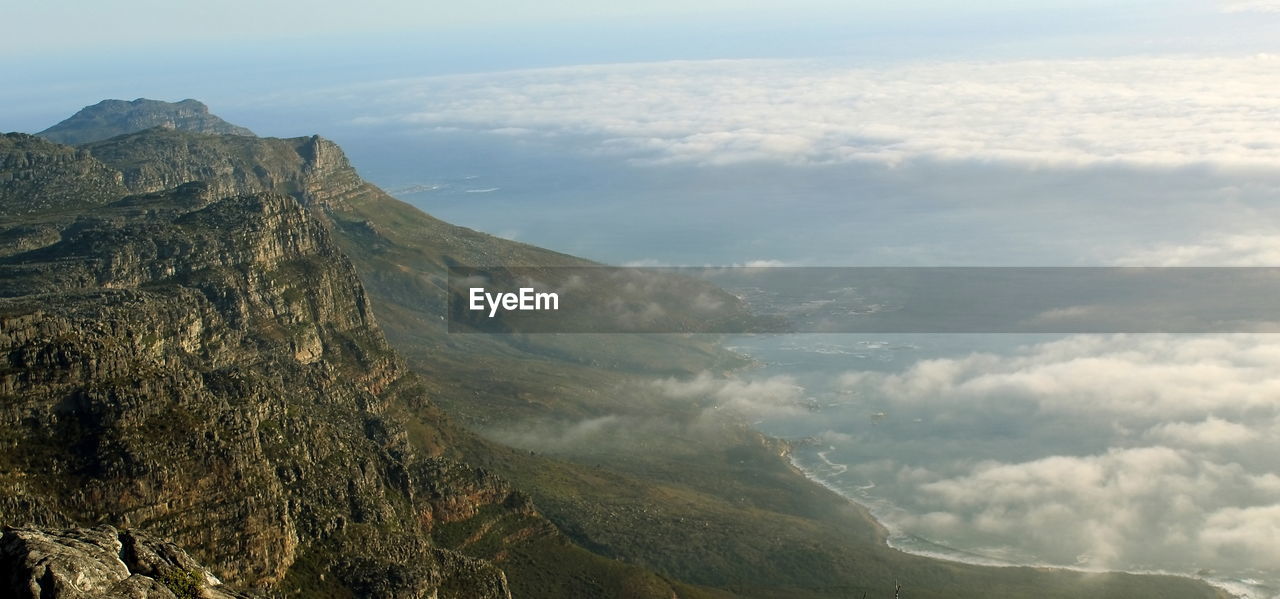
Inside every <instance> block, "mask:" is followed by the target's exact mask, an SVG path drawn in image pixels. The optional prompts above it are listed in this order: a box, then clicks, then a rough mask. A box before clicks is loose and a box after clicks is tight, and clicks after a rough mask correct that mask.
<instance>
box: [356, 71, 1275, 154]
mask: <svg viewBox="0 0 1280 599" xmlns="http://www.w3.org/2000/svg"><path fill="white" fill-rule="evenodd" d="M1277 72H1280V57H1278V56H1269V55H1259V56H1252V57H1239V58H1128V59H1106V60H1052V61H1044V60H1040V61H1011V62H992V63H981V62H931V63H918V64H910V65H905V66H893V67H886V68H876V69H870V68H850V67H842V66H835V65H831V64H826V63H820V62H814V61H777V60H733V61H728V60H722V61H698V62H668V63H651V64H632V65H606V66H587V67H567V68H555V69H540V70H529V71H516V72H507V73H497V74H485V75H467V76H451V77H435V78H427V79H415V80H396V81H391V82H384V83H380V84H374V85H371V86H369V87H367V88H366V89H364V90H363V93H364V94H365V95H367V96H369V97H374V98H377V99H376V100H375V101H374V102H375V103H374V104H372V105H371V108H370V109H371V110H374V111H377V112H378V113H380V114H378V115H374V116H379V117H382V118H383V119H384V121H385V122H393V123H399V124H401V125H404V124H410V125H414V126H417V127H422V128H424V129H430V128H433V127H451V128H463V129H472V130H484V131H493V132H504V133H505V132H509V131H511V130H519V131H520V132H522V133H523V134H524V135H523V136H522V137H529V136H530V135H542V136H544V137H560V138H564V137H569V138H573V139H578V140H588V141H590V142H591V143H593V144H594V147H595V148H596V149H597V150H598V151H601V152H610V153H615V154H618V155H621V156H625V157H629V158H632V159H634V160H638V161H642V162H649V163H692V164H729V163H741V162H751V161H771V162H779V163H787V164H813V163H842V162H850V161H863V162H873V163H882V164H890V165H894V164H900V163H902V162H904V161H911V160H917V159H929V160H943V161H955V160H972V161H979V162H1010V163H1016V164H1026V165H1033V166H1040V165H1044V166H1081V165H1096V164H1121V165H1146V166H1161V167H1165V166H1184V165H1194V164H1211V165H1218V166H1225V167H1274V166H1276V165H1280V141H1277V140H1280V96H1277V95H1276V94H1275V93H1274V89H1275V87H1276V85H1277V84H1278V83H1280V79H1278V78H1277V75H1276V73H1277ZM369 121H370V119H369V118H365V119H363V121H362V122H369Z"/></svg>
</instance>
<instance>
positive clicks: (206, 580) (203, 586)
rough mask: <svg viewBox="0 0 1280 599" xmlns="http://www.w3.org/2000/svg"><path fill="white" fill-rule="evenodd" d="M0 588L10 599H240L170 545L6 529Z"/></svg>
mask: <svg viewBox="0 0 1280 599" xmlns="http://www.w3.org/2000/svg"><path fill="white" fill-rule="evenodd" d="M0 588H3V589H4V590H5V591H6V593H7V594H6V595H5V596H6V597H12V598H13V599H88V598H93V599H239V598H242V597H245V595H242V594H239V593H235V592H233V591H231V590H230V589H228V588H226V587H224V586H223V585H222V581H220V580H218V578H217V577H216V576H214V575H213V573H211V572H210V571H209V570H208V569H206V568H205V567H204V566H201V565H200V564H199V563H198V562H196V560H194V559H192V558H191V556H189V555H187V553H186V552H185V551H183V550H181V549H179V548H178V547H177V546H175V545H173V544H172V543H167V542H164V541H161V540H159V539H155V538H153V537H151V536H149V535H147V534H145V533H142V532H138V531H132V530H130V531H117V530H116V529H114V528H112V527H110V526H99V527H97V528H70V529H39V528H7V529H5V530H4V532H3V533H0Z"/></svg>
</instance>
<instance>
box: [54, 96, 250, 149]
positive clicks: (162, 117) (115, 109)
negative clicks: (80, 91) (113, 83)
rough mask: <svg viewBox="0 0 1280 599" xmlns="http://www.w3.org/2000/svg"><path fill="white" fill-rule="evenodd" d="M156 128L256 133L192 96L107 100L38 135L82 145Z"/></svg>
mask: <svg viewBox="0 0 1280 599" xmlns="http://www.w3.org/2000/svg"><path fill="white" fill-rule="evenodd" d="M152 127H164V128H167V129H178V130H182V131H193V132H196V133H213V134H224V135H247V136H252V135H253V132H252V131H250V130H248V129H245V128H244V127H239V126H236V125H233V124H231V123H228V122H227V121H224V120H222V119H221V118H218V117H217V116H216V115H213V114H211V113H210V112H209V107H208V106H206V105H205V104H204V103H203V102H200V101H199V100H194V99H191V98H187V99H185V100H181V101H178V102H165V101H163V100H151V99H148V98H137V99H135V100H103V101H101V102H98V103H97V104H94V105H92V106H86V107H84V108H82V109H80V111H79V112H77V113H75V114H74V115H72V116H71V117H70V118H68V119H67V120H65V121H62V122H61V123H58V124H57V125H54V126H52V127H49V128H48V129H45V130H44V131H41V132H40V133H39V134H38V135H40V136H41V137H44V138H46V139H49V140H52V141H56V142H59V143H64V144H71V145H78V144H84V143H89V142H93V141H99V140H103V139H108V138H111V137H115V136H117V135H125V134H128V133H136V132H138V131H143V130H145V129H150V128H152Z"/></svg>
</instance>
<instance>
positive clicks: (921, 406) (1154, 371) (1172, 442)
mask: <svg viewBox="0 0 1280 599" xmlns="http://www.w3.org/2000/svg"><path fill="white" fill-rule="evenodd" d="M1278 360H1280V340H1277V339H1274V338H1273V337H1272V336H1267V335H1259V336H1248V335H1240V336H1226V337H1178V336H1112V337H1101V336H1077V337H1069V338H1065V339H1062V340H1059V341H1054V342H1049V343H1043V344H1039V345H1033V346H1030V347H1025V348H1023V349H1022V350H1020V351H1018V352H1016V353H1014V354H1013V355H1010V356H1000V355H995V354H986V353H977V354H972V355H968V356H965V357H961V358H954V359H937V360H926V361H922V362H919V363H917V364H915V365H914V366H912V367H910V368H908V369H906V370H904V371H902V372H898V373H867V372H856V373H850V374H847V375H845V376H844V377H843V378H842V380H841V384H842V386H843V387H844V388H845V389H847V390H850V391H854V392H856V393H858V394H860V395H863V396H876V397H882V398H886V399H887V401H888V402H889V405H890V406H891V408H890V410H892V411H893V412H894V413H897V414H899V415H902V416H903V417H904V418H905V417H906V416H907V415H913V416H919V417H920V418H921V420H922V421H923V423H922V424H920V427H921V430H924V431H928V430H930V429H941V428H945V427H947V426H952V427H957V430H961V431H964V430H969V431H972V432H971V433H970V435H971V436H970V438H969V440H968V443H969V444H970V446H971V447H980V446H983V445H984V444H990V443H992V442H996V443H1006V444H1007V447H1006V448H1005V449H1003V450H1001V451H1000V452H999V455H998V456H997V457H990V456H988V457H981V458H972V457H965V456H964V452H962V451H956V450H955V449H948V450H947V451H948V452H950V453H952V455H951V456H946V455H941V452H939V454H936V455H933V456H932V457H930V458H926V459H923V460H920V459H917V460H915V461H916V463H914V464H907V463H901V462H898V461H896V460H894V459H892V458H890V459H885V460H880V461H875V462H868V463H863V464H851V468H852V469H853V470H854V472H855V473H856V474H857V475H859V476H864V477H866V478H867V479H869V480H873V481H876V482H877V484H881V485H882V486H883V487H884V488H883V489H882V490H881V492H883V493H886V494H889V495H891V497H892V500H893V501H894V502H895V503H896V504H897V506H898V507H899V508H901V509H902V510H903V511H902V513H900V514H898V515H897V516H895V519H896V520H897V522H898V523H899V524H900V525H901V526H902V527H903V528H904V529H905V530H909V531H911V532H914V533H916V534H920V535H922V536H924V537H926V538H930V539H934V540H939V541H942V542H944V543H945V542H953V543H956V544H957V545H960V546H964V547H969V548H980V549H982V550H985V551H988V552H989V553H990V554H992V555H995V556H997V557H999V556H1006V557H1015V556H1016V558H1017V559H1020V560H1025V559H1026V558H1027V555H1028V554H1031V555H1035V556H1038V557H1039V558H1040V559H1044V560H1046V561H1048V562H1050V563H1056V564H1064V565H1071V564H1074V565H1080V566H1085V567H1096V568H1121V569H1144V568H1151V569H1169V570H1175V571H1184V572H1196V571H1198V570H1201V569H1207V570H1211V571H1218V572H1222V571H1226V572H1232V573H1236V574H1238V573H1241V572H1248V571H1251V570H1253V571H1262V572H1271V574H1272V575H1274V568H1275V564H1276V563H1280V473H1277V471H1276V468H1275V463H1274V456H1275V455H1278V452H1280V371H1277V369H1276V368H1275V364H1277V363H1280V362H1278ZM957 423H960V424H957ZM984 426H986V429H985V431H984V430H983V427H984ZM991 431H997V432H998V434H993V433H992V432H991ZM1001 436H1003V440H1001ZM922 439H923V440H922V441H921V443H929V442H935V441H936V442H938V443H940V444H942V443H944V442H945V441H943V440H940V439H941V437H939V438H938V439H933V438H930V437H929V433H927V432H926V433H924V434H923V437H922ZM1064 440H1065V441H1064ZM962 443H963V440H962ZM948 447H950V446H948ZM961 447H963V444H962V445H961ZM1046 447H1049V448H1050V449H1048V450H1046V449H1045V448H1046ZM975 453H976V452H975ZM1019 454H1022V455H1019ZM971 455H972V454H971Z"/></svg>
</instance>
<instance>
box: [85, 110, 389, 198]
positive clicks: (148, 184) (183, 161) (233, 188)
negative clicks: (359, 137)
mask: <svg viewBox="0 0 1280 599" xmlns="http://www.w3.org/2000/svg"><path fill="white" fill-rule="evenodd" d="M84 149H85V150H87V151H88V152H89V153H90V154H92V155H93V156H94V157H96V158H98V159H99V160H101V161H103V162H104V163H105V164H107V165H108V166H110V167H112V168H114V169H117V170H119V171H120V173H121V176H122V181H123V183H124V185H125V187H126V188H128V190H129V192H131V193H149V192H156V191H161V190H165V189H170V188H172V187H175V186H178V185H181V184H183V183H189V182H192V181H201V182H204V183H205V184H207V185H209V186H210V187H211V189H212V191H213V193H214V194H215V195H231V194H244V193H260V192H272V193H279V194H284V195H289V196H292V197H295V198H297V199H299V200H301V201H302V202H303V203H304V204H307V205H314V206H324V207H337V208H341V207H342V206H343V205H344V201H346V200H349V199H351V198H355V197H359V196H361V195H365V194H369V193H372V192H373V191H374V190H375V189H376V188H374V187H373V186H371V185H369V184H368V183H365V182H364V181H363V180H362V179H361V178H360V176H359V175H358V174H357V173H356V171H355V169H354V168H352V167H351V163H350V162H348V161H347V157H346V155H345V154H343V152H342V150H341V149H340V148H338V146H337V145H336V144H334V143H333V142H331V141H329V140H327V139H324V138H322V137H320V136H318V135H313V136H310V137H296V138H290V139H279V138H256V137H243V136H228V135H203V134H198V133H192V132H188V131H179V130H166V129H148V130H146V131H140V132H137V133H132V134H129V135H125V136H122V137H116V138H112V139H109V140H106V141H101V142H95V143H91V144H87V145H85V146H84Z"/></svg>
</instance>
